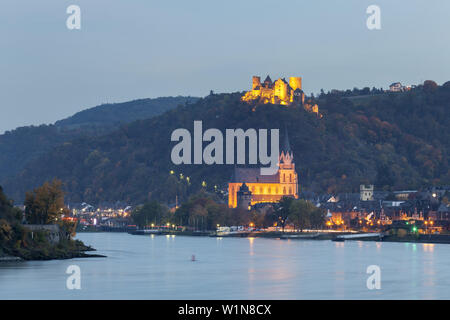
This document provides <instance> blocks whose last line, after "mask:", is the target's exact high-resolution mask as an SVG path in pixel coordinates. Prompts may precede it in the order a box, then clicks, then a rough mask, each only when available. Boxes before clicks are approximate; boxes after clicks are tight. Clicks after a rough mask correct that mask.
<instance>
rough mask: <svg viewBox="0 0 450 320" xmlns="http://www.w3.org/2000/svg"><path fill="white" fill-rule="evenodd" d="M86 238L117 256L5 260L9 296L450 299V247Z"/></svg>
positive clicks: (3, 278)
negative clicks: (377, 272) (78, 277)
mask: <svg viewBox="0 0 450 320" xmlns="http://www.w3.org/2000/svg"><path fill="white" fill-rule="evenodd" d="M78 237H79V238H80V239H81V240H83V241H85V242H86V244H90V245H92V246H93V247H95V248H97V249H98V250H99V251H98V253H100V254H105V255H107V256H108V258H92V259H73V260H66V261H35V262H25V263H21V264H12V265H11V264H8V265H4V264H3V265H2V264H0V298H3V299H5V298H8V299H23V298H26V299H37V298H39V299H336V298H339V299H415V298H427V299H428V298H433V299H436V298H438V299H449V298H450V290H449V288H450V284H449V282H448V280H447V269H448V265H449V264H450V252H449V250H448V245H441V244H417V245H415V244H414V245H413V244H399V243H387V242H386V243H379V242H364V243H362V242H357V241H346V242H331V241H310V240H291V241H289V242H287V241H284V240H274V239H260V238H247V239H245V238H215V239H214V238H210V237H182V236H176V237H172V236H159V235H151V240H150V239H149V238H148V237H142V236H132V235H128V234H113V233H92V234H91V233H89V234H88V233H86V234H79V235H78ZM149 241H151V245H148V244H149V243H148V242H149ZM344 248H345V250H344ZM361 248H364V250H361ZM414 248H416V249H414ZM192 255H195V257H196V259H195V260H196V261H195V262H193V261H192V258H191V256H192ZM71 264H76V265H79V266H80V268H81V270H82V275H83V284H82V288H83V289H82V290H81V291H79V292H75V293H74V292H73V291H69V290H66V289H65V281H66V279H67V275H66V274H65V270H66V268H67V266H68V265H71ZM372 264H376V265H380V267H381V269H382V290H380V291H377V292H374V291H373V290H367V287H366V280H367V276H368V275H367V274H366V269H367V266H369V265H372ZM43 288H45V290H44V289H43Z"/></svg>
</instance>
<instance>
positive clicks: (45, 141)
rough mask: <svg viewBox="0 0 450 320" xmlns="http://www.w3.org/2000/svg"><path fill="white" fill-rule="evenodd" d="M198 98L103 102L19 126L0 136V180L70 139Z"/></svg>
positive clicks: (147, 116)
mask: <svg viewBox="0 0 450 320" xmlns="http://www.w3.org/2000/svg"><path fill="white" fill-rule="evenodd" d="M196 100H197V98H191V97H164V98H157V99H141V100H135V101H129V102H125V103H115V104H104V105H100V106H97V107H94V108H90V109H87V110H84V111H81V112H78V113H76V114H75V115H73V116H71V117H69V118H67V119H64V120H60V121H57V122H56V123H55V124H52V125H41V126H28V127H20V128H17V129H15V130H12V131H7V132H5V133H4V134H2V135H0V181H2V180H3V179H5V178H6V177H11V176H14V175H16V174H18V173H19V172H20V171H21V170H22V169H23V168H24V166H25V165H26V164H27V163H28V162H30V161H31V160H34V159H36V158H38V157H39V156H40V155H42V154H45V153H46V152H48V151H50V150H51V149H53V148H54V147H56V146H59V145H62V144H64V143H66V142H69V141H71V140H74V139H77V138H82V137H92V136H98V135H102V134H106V133H109V132H112V131H114V130H115V129H116V128H117V127H118V126H120V125H122V124H125V123H129V122H133V121H135V120H138V119H148V118H151V117H153V116H156V115H159V114H162V113H164V112H166V111H168V110H170V109H173V108H175V107H177V106H178V105H180V104H182V105H184V104H185V103H192V102H194V101H196Z"/></svg>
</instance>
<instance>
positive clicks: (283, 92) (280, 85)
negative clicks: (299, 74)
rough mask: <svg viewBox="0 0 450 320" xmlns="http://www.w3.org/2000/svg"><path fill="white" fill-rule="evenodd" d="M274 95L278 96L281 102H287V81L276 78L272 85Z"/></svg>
mask: <svg viewBox="0 0 450 320" xmlns="http://www.w3.org/2000/svg"><path fill="white" fill-rule="evenodd" d="M273 91H274V96H275V97H278V98H279V99H280V100H281V104H287V103H289V99H288V86H287V83H286V82H285V81H284V80H283V79H278V80H277V81H275V86H274V90H273Z"/></svg>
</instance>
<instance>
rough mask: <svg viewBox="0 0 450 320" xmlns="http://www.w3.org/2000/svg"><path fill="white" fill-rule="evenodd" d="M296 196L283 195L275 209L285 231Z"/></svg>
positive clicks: (279, 222) (280, 224) (279, 223)
mask: <svg viewBox="0 0 450 320" xmlns="http://www.w3.org/2000/svg"><path fill="white" fill-rule="evenodd" d="M293 201H294V198H292V197H283V198H281V200H280V202H278V204H277V206H276V210H275V212H274V213H275V215H277V216H278V218H277V219H276V220H277V224H278V225H279V226H281V229H282V231H283V232H284V227H285V226H286V221H287V219H288V217H289V209H290V207H291V204H292V202H293Z"/></svg>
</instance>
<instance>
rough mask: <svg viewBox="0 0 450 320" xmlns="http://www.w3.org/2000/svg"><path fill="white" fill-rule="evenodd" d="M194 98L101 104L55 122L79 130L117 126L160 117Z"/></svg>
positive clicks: (194, 100) (167, 98)
mask: <svg viewBox="0 0 450 320" xmlns="http://www.w3.org/2000/svg"><path fill="white" fill-rule="evenodd" d="M197 100H198V98H195V97H182V96H178V97H161V98H155V99H140V100H133V101H129V102H124V103H113V104H102V105H100V106H97V107H94V108H90V109H86V110H83V111H80V112H78V113H76V114H74V115H73V116H71V117H69V118H67V119H64V120H60V121H57V122H56V123H55V125H56V126H57V127H64V128H79V127H86V128H90V127H93V126H94V127H95V126H117V125H120V124H123V123H129V122H133V121H136V120H142V119H148V118H151V117H154V116H157V115H160V114H162V113H164V112H166V111H168V110H171V109H173V108H175V107H176V106H178V105H180V104H181V105H184V104H186V103H193V102H196V101H197Z"/></svg>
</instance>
